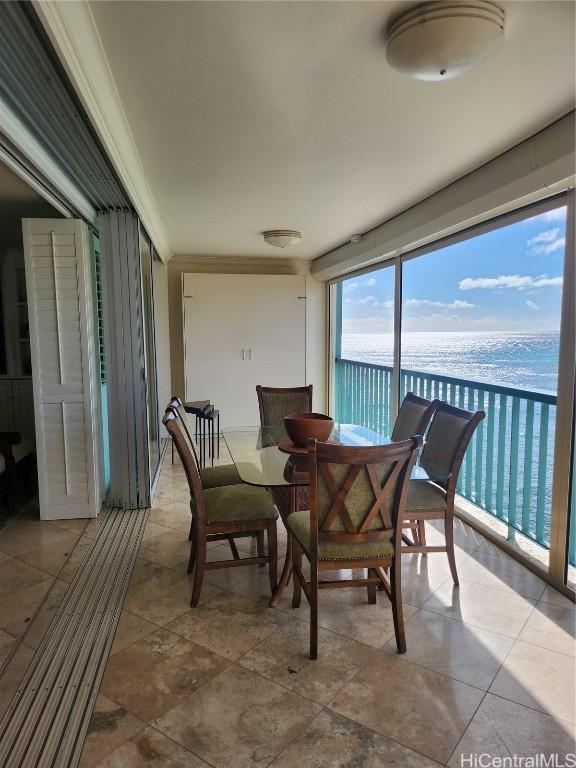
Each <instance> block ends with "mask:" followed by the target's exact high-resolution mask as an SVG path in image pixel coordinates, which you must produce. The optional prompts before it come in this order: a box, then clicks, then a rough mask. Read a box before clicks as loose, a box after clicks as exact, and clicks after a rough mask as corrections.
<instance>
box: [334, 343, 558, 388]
mask: <svg viewBox="0 0 576 768" xmlns="http://www.w3.org/2000/svg"><path fill="white" fill-rule="evenodd" d="M559 340H560V339H559V334H558V333H538V334H531V333H514V334H512V333H494V332H458V333H444V332H426V333H404V334H403V335H402V368H407V369H410V370H415V371H428V372H431V373H438V374H443V375H447V376H455V377H457V378H461V379H471V380H473V381H479V382H485V383H490V384H500V385H502V386H507V387H517V388H519V389H529V390H533V391H537V392H547V393H553V394H555V393H556V388H557V379H558V352H559ZM392 354H393V335H392V334H391V333H344V334H342V357H343V358H346V359H348V360H359V361H362V362H366V363H376V364H379V365H389V366H391V365H392Z"/></svg>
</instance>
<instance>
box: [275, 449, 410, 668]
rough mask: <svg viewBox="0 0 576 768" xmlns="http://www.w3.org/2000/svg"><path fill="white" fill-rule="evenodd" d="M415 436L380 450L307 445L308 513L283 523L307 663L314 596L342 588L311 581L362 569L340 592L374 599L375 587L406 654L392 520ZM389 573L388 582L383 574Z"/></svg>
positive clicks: (314, 628)
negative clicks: (306, 616)
mask: <svg viewBox="0 0 576 768" xmlns="http://www.w3.org/2000/svg"><path fill="white" fill-rule="evenodd" d="M421 445H422V440H421V438H420V437H413V438H411V439H410V440H405V441H402V442H399V443H392V444H390V445H385V446H371V447H355V446H354V447H349V446H342V445H335V444H331V443H317V442H316V441H311V442H310V446H309V449H308V462H309V473H310V511H298V512H294V513H293V514H292V515H290V516H289V517H288V519H287V524H288V528H289V533H290V535H291V537H292V547H293V567H294V595H293V600H292V606H293V607H294V608H297V607H298V606H299V605H300V600H301V593H302V591H304V594H305V595H306V598H307V600H308V603H309V604H310V614H311V616H310V658H312V659H315V658H317V654H318V591H319V589H328V588H331V587H334V588H335V587H338V588H342V587H343V586H344V585H343V582H342V581H341V580H338V581H329V580H324V581H320V580H319V573H320V572H321V571H326V570H341V569H357V568H362V569H367V574H366V578H362V579H360V578H356V579H349V580H346V582H345V586H346V587H366V589H367V593H368V601H369V602H370V603H375V602H376V590H377V588H379V587H380V588H383V589H384V590H385V591H386V594H387V595H388V598H389V599H390V601H391V603H392V612H393V617H394V630H395V633H396V644H397V647H398V652H399V653H404V652H405V650H406V640H405V635H404V622H403V618H402V595H401V580H400V566H401V558H400V557H399V551H400V542H401V536H402V529H401V527H400V526H398V525H397V521H398V520H401V519H402V510H403V507H404V503H405V500H406V495H407V490H408V480H409V478H410V473H411V471H412V467H413V466H414V462H415V460H416V453H417V450H418V448H419V447H420V446H421ZM303 555H304V556H306V558H307V559H308V561H309V563H310V579H309V581H307V580H306V579H305V578H304V575H303V572H302V557H303ZM388 570H389V572H390V577H389V578H388V576H387V575H386V571H388Z"/></svg>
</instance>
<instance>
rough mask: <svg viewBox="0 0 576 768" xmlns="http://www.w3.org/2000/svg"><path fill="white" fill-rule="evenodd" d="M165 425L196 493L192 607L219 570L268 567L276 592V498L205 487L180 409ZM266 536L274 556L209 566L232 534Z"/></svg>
mask: <svg viewBox="0 0 576 768" xmlns="http://www.w3.org/2000/svg"><path fill="white" fill-rule="evenodd" d="M162 422H163V424H164V426H165V427H166V429H167V430H168V434H169V435H170V437H172V438H173V439H174V442H175V445H176V450H177V451H178V455H179V456H180V459H181V461H182V465H183V466H184V471H185V473H186V479H187V480H188V486H189V489H190V512H191V515H192V546H191V548H190V560H189V562H188V573H192V572H194V586H193V589H192V599H191V602H190V605H191V606H192V608H194V607H195V606H197V605H198V600H199V599H200V592H201V589H202V582H203V580H204V572H205V571H206V570H211V569H214V568H230V567H235V566H244V565H266V564H268V569H269V578H270V590H271V592H272V593H274V590H275V589H276V582H277V546H276V520H277V518H278V513H277V511H276V508H275V507H274V504H273V503H272V499H271V497H270V494H269V493H268V492H267V491H266V490H265V489H263V488H255V487H253V486H251V485H246V484H245V483H241V484H235V485H225V486H219V487H217V488H208V489H206V490H205V489H204V488H203V487H202V482H201V480H200V475H199V473H198V468H197V466H196V462H195V461H194V452H193V448H192V444H191V442H190V440H189V438H188V435H187V434H186V431H185V429H184V427H183V425H182V420H181V419H180V418H179V417H178V415H177V414H176V413H175V409H173V408H168V409H167V410H166V413H165V414H164V418H163V419H162ZM264 532H266V534H267V538H268V554H267V555H265V554H260V553H258V556H257V557H243V558H241V557H240V556H239V554H238V552H237V551H236V552H235V553H234V551H233V559H232V560H216V561H212V562H206V544H207V542H208V541H217V540H223V539H228V538H229V536H230V535H231V534H235V535H245V536H252V535H256V534H260V533H262V534H263V533H264Z"/></svg>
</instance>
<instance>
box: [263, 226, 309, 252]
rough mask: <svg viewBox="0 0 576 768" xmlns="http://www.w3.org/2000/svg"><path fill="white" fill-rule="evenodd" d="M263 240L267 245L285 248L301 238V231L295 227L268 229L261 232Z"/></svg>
mask: <svg viewBox="0 0 576 768" xmlns="http://www.w3.org/2000/svg"><path fill="white" fill-rule="evenodd" d="M262 236H263V237H264V240H265V241H266V242H267V243H268V245H273V246H275V247H276V248H287V247H288V246H289V245H295V244H296V243H299V242H300V240H302V232H298V230H297V229H270V230H268V231H267V232H262Z"/></svg>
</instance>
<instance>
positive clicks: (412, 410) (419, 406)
mask: <svg viewBox="0 0 576 768" xmlns="http://www.w3.org/2000/svg"><path fill="white" fill-rule="evenodd" d="M439 405H440V400H425V399H424V398H423V397H418V395H414V394H413V393H412V392H408V394H407V395H406V397H405V398H404V400H403V401H402V405H401V406H400V410H399V411H398V416H397V417H396V423H395V424H394V429H393V430H392V440H394V442H397V441H398V440H408V439H409V438H410V437H412V436H413V435H424V433H425V432H426V427H427V426H428V424H429V423H430V419H431V418H432V416H433V415H434V412H435V411H436V409H437V408H438V406H439Z"/></svg>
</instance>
